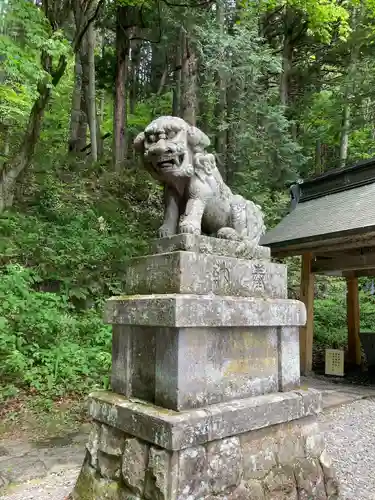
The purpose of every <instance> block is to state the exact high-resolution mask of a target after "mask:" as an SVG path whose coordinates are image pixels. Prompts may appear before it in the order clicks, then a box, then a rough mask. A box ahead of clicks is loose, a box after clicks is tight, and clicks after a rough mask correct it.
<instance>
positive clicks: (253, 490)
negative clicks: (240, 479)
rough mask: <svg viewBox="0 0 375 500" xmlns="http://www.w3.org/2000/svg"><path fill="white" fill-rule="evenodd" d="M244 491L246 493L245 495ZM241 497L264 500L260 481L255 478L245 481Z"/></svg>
mask: <svg viewBox="0 0 375 500" xmlns="http://www.w3.org/2000/svg"><path fill="white" fill-rule="evenodd" d="M246 493H247V494H248V496H247V497H246ZM240 498H241V497H240ZM243 498H244V499H245V498H248V499H249V500H265V496H264V489H263V486H262V483H261V482H260V481H256V480H255V479H253V480H251V481H246V483H245V491H244V495H243ZM241 500H242V499H241Z"/></svg>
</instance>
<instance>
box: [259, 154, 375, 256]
mask: <svg viewBox="0 0 375 500" xmlns="http://www.w3.org/2000/svg"><path fill="white" fill-rule="evenodd" d="M297 191H299V202H298V203H297V204H296V207H295V208H294V210H292V211H291V213H289V214H288V215H287V216H286V217H285V218H284V219H283V220H282V221H281V222H280V223H279V224H278V225H277V226H276V227H275V228H273V229H271V230H270V231H268V232H267V233H266V234H265V235H264V236H263V238H262V239H261V240H260V244H261V245H264V246H270V247H271V248H275V249H276V248H280V249H281V248H287V247H288V246H290V245H295V244H297V245H298V244H300V243H304V242H308V241H318V240H323V239H324V240H326V239H331V238H337V237H339V236H340V237H341V236H347V235H351V234H357V233H358V234H359V233H363V232H365V231H374V230H375V160H374V159H372V160H367V161H365V162H361V163H360V164H358V165H357V168H354V167H349V168H347V169H342V170H336V171H334V172H332V173H331V174H330V173H329V172H328V173H326V174H323V175H322V176H320V177H318V178H316V179H312V180H307V181H306V182H303V183H301V184H300V185H299V186H298V188H297ZM297 197H298V194H297Z"/></svg>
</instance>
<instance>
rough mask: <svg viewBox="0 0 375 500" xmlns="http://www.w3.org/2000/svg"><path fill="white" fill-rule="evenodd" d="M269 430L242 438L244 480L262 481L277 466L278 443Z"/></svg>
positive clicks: (248, 434)
mask: <svg viewBox="0 0 375 500" xmlns="http://www.w3.org/2000/svg"><path fill="white" fill-rule="evenodd" d="M267 431H268V428H265V429H262V430H259V431H253V432H249V433H246V434H242V435H241V436H240V440H241V447H242V455H243V464H244V467H243V470H244V473H243V478H244V480H251V479H261V478H263V477H265V476H266V475H267V474H268V472H269V471H270V469H272V467H274V466H275V465H276V451H277V441H276V439H275V436H274V435H273V434H271V435H270V434H269V433H268V432H267Z"/></svg>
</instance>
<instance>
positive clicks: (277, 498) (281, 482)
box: [263, 466, 298, 500]
mask: <svg viewBox="0 0 375 500" xmlns="http://www.w3.org/2000/svg"><path fill="white" fill-rule="evenodd" d="M263 485H264V490H265V496H266V498H267V500H268V499H269V500H271V499H272V500H298V494H297V489H296V483H295V479H294V473H293V469H292V467H289V466H285V467H277V468H275V469H273V470H272V471H271V472H270V473H269V474H268V476H267V477H266V478H265V479H264V481H263Z"/></svg>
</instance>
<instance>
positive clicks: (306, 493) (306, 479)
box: [294, 458, 327, 500]
mask: <svg viewBox="0 0 375 500" xmlns="http://www.w3.org/2000/svg"><path fill="white" fill-rule="evenodd" d="M294 474H295V477H296V482H297V487H298V495H299V500H310V499H311V498H313V499H314V500H326V499H327V495H326V489H325V486H324V478H323V472H322V469H321V467H320V465H319V461H318V460H316V459H314V458H305V459H301V460H299V461H298V462H296V463H295V464H294Z"/></svg>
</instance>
